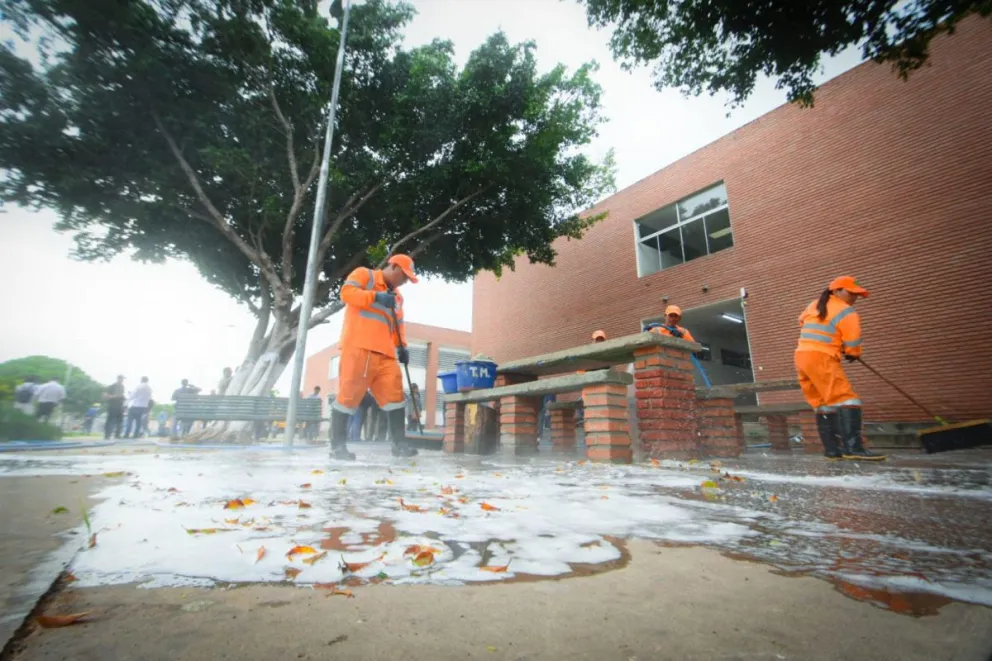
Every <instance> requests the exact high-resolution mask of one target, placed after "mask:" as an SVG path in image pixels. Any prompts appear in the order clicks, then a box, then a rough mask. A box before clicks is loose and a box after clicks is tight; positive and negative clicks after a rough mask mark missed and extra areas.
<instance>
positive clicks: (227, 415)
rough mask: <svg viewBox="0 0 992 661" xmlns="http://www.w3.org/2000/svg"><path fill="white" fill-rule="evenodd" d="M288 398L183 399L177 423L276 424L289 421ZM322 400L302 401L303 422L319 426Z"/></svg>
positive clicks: (300, 417) (298, 413) (298, 412)
mask: <svg viewBox="0 0 992 661" xmlns="http://www.w3.org/2000/svg"><path fill="white" fill-rule="evenodd" d="M288 409H289V398H288V397H247V396H242V395H180V396H179V397H178V399H177V400H176V412H175V417H176V420H183V421H185V420H203V421H209V422H213V421H242V420H251V421H276V420H285V419H286V412H287V410H288ZM321 414H322V405H321V401H320V400H319V399H301V400H300V401H299V405H298V406H297V408H296V419H297V420H298V421H299V422H319V421H320V420H321Z"/></svg>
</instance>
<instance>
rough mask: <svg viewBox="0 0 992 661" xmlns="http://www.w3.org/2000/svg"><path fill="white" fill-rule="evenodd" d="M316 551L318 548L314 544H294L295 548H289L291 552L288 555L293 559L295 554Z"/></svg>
mask: <svg viewBox="0 0 992 661" xmlns="http://www.w3.org/2000/svg"><path fill="white" fill-rule="evenodd" d="M316 552H317V549H315V548H314V547H312V546H294V547H293V548H291V549H289V552H288V553H287V554H286V557H287V558H289V559H290V560H292V559H293V556H294V555H306V554H312V553H316Z"/></svg>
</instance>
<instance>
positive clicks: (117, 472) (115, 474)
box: [103, 471, 127, 477]
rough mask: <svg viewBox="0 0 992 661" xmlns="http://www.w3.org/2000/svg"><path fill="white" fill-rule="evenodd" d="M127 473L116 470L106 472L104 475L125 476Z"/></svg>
mask: <svg viewBox="0 0 992 661" xmlns="http://www.w3.org/2000/svg"><path fill="white" fill-rule="evenodd" d="M125 475H127V473H126V472H125V471H114V472H113V473H104V474H103V476H104V477H124V476H125Z"/></svg>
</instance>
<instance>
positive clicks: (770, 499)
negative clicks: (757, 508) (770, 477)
mask: <svg viewBox="0 0 992 661" xmlns="http://www.w3.org/2000/svg"><path fill="white" fill-rule="evenodd" d="M768 500H769V501H770V502H773V503H777V502H778V496H775V495H772V496H768Z"/></svg>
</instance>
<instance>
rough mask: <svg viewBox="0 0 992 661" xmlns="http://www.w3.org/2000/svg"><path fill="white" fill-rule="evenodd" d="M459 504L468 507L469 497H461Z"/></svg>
mask: <svg viewBox="0 0 992 661" xmlns="http://www.w3.org/2000/svg"><path fill="white" fill-rule="evenodd" d="M458 502H459V503H461V504H462V505H466V504H468V497H467V496H461V497H460V498H459V499H458Z"/></svg>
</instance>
